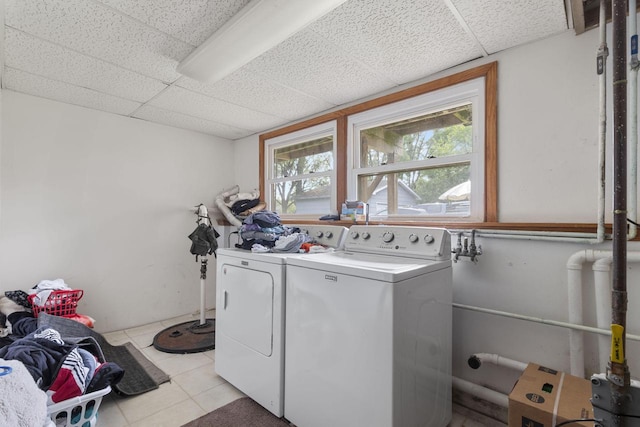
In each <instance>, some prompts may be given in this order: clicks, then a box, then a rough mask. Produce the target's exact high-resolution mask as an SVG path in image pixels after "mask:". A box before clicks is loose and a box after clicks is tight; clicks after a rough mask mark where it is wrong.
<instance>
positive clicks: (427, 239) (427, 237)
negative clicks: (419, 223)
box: [424, 234, 435, 243]
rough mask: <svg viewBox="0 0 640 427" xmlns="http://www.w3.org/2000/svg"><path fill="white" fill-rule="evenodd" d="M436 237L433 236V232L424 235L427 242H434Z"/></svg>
mask: <svg viewBox="0 0 640 427" xmlns="http://www.w3.org/2000/svg"><path fill="white" fill-rule="evenodd" d="M434 240H435V239H434V238H433V236H432V235H431V234H427V235H426V236H424V241H425V242H427V243H433V241H434Z"/></svg>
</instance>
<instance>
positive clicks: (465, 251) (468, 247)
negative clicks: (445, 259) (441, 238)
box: [451, 230, 482, 263]
mask: <svg viewBox="0 0 640 427" xmlns="http://www.w3.org/2000/svg"><path fill="white" fill-rule="evenodd" d="M451 253H452V254H453V262H458V259H460V257H469V259H470V260H471V261H473V262H474V263H477V262H478V257H479V256H480V255H482V245H477V246H476V230H471V240H469V238H468V237H467V236H465V235H464V233H463V232H462V231H461V232H459V233H458V243H457V244H456V247H455V248H453V249H452V250H451Z"/></svg>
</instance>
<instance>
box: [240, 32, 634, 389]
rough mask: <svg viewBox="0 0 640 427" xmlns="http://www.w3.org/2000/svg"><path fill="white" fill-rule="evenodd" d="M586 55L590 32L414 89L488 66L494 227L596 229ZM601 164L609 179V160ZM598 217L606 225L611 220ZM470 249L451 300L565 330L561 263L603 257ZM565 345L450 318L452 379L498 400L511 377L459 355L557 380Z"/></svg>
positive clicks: (592, 368)
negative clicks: (492, 86)
mask: <svg viewBox="0 0 640 427" xmlns="http://www.w3.org/2000/svg"><path fill="white" fill-rule="evenodd" d="M609 27H610V26H609ZM610 30H611V29H610V28H609V33H610ZM598 45H599V41H598V32H597V31H590V32H587V33H585V34H583V35H580V36H575V33H574V32H573V31H567V32H566V33H563V34H561V35H558V36H555V37H552V38H549V39H546V40H543V41H540V42H537V43H531V44H529V45H525V46H522V47H519V48H515V49H511V50H508V51H504V52H501V53H499V54H497V55H494V56H492V57H491V58H485V59H482V60H478V61H475V62H473V63H469V64H465V65H464V66H460V67H456V68H455V69H452V70H448V71H447V72H443V73H440V74H438V75H436V76H432V77H430V78H428V79H424V80H421V81H420V82H416V83H414V84H417V83H422V82H424V81H428V80H432V79H435V78H438V77H441V76H444V75H450V74H452V73H455V72H457V71H461V70H464V69H468V68H471V67H474V66H477V65H480V64H482V63H486V62H489V61H494V60H497V61H498V168H499V169H498V180H499V183H498V200H499V217H500V220H501V221H502V222H542V223H545V222H566V223H581V222H586V223H595V222H596V218H597V183H598V169H597V166H598V147H597V136H598V104H597V102H598V87H597V84H598V80H597V75H596V72H595V63H596V60H595V53H596V50H597V47H598ZM610 64H611V61H609V66H610ZM609 75H611V74H609ZM379 95H382V94H378V95H376V96H379ZM373 97H375V96H373ZM609 99H611V98H609ZM609 133H610V132H609ZM257 145H258V138H257V136H253V137H249V138H245V139H244V140H242V141H239V143H237V144H236V145H235V147H234V148H235V152H236V159H240V158H241V157H242V156H241V155H240V154H243V155H246V154H247V153H250V152H252V150H257V148H256V147H257ZM610 146H611V143H610ZM608 151H609V152H610V151H611V150H610V149H609V150H608ZM607 161H608V165H607V170H608V176H609V177H611V162H612V160H611V155H610V154H609V156H608V160H607ZM237 166H238V168H239V167H240V166H241V165H240V163H238V164H237ZM245 170H246V168H245ZM249 178H250V177H249V176H248V175H247V173H243V176H242V179H243V180H245V182H246V184H245V185H246V186H248V187H250V186H252V185H257V183H258V173H257V169H256V170H255V172H254V173H253V175H252V177H251V179H252V180H253V181H251V180H249ZM612 188H613V183H612V182H609V183H608V185H607V191H608V192H609V194H608V196H607V211H611V199H612V198H611V191H612ZM607 216H608V218H607V221H608V222H610V221H611V212H608V215H607ZM478 243H480V244H481V245H482V247H483V249H484V254H483V255H482V256H481V257H480V262H479V263H478V264H477V265H474V264H471V263H469V262H468V261H466V262H459V263H457V264H454V289H453V290H454V301H455V302H458V303H461V304H467V305H472V306H478V307H485V308H490V309H494V310H501V311H506V312H513V313H518V314H523V315H527V316H533V317H540V318H546V319H551V320H558V321H568V315H567V307H568V296H567V271H566V262H567V259H568V258H569V256H570V255H571V254H573V253H574V252H576V251H578V250H583V249H610V248H611V242H610V241H608V242H606V243H603V244H601V245H598V246H596V247H594V246H591V245H590V244H588V243H584V244H578V243H558V242H541V241H537V242H536V241H529V240H507V239H498V238H479V239H478ZM629 250H640V245H639V244H637V243H633V244H630V245H629ZM639 269H640V266H638V265H629V267H628V278H627V280H628V288H629V314H628V318H627V328H628V331H629V333H631V334H636V335H637V334H640V295H639V294H640V290H639V289H638V288H639V287H640V286H639V284H640V273H639V271H638V270H639ZM583 278H584V286H583V289H584V293H585V296H584V310H585V322H586V323H587V324H588V325H590V326H595V324H596V321H595V314H594V310H595V303H594V297H593V287H594V285H593V279H592V275H591V265H589V264H587V265H586V266H585V269H584V272H583ZM568 337H569V332H568V330H567V329H562V328H558V327H554V326H546V325H541V324H536V323H528V322H525V321H521V320H515V319H506V318H503V317H496V316H492V315H487V314H482V313H477V312H470V311H464V310H461V309H454V337H453V342H454V347H453V348H454V356H453V368H454V369H453V371H454V375H455V376H458V377H461V378H464V379H467V380H470V381H474V382H477V383H479V384H483V385H486V386H488V387H490V388H494V389H497V390H499V391H501V392H503V393H509V391H510V390H511V387H512V386H513V384H514V382H515V380H516V379H517V378H518V373H516V372H509V371H506V370H505V368H497V367H493V366H483V367H481V368H480V369H479V370H477V371H474V370H472V369H470V368H469V367H468V365H467V359H468V357H469V356H470V355H472V354H473V353H476V352H483V353H497V354H500V355H502V356H505V357H509V358H512V359H516V360H519V361H522V362H536V363H540V364H543V365H546V366H549V367H552V368H556V369H560V370H565V371H569V344H568ZM627 357H628V359H629V363H630V368H631V373H632V377H634V378H639V377H640V345H639V344H638V343H637V342H631V341H630V342H628V349H627ZM585 360H586V372H585V374H587V375H588V374H590V373H592V372H602V371H603V370H604V368H605V367H604V366H600V365H599V363H598V353H597V337H596V336H593V335H590V334H587V335H586V340H585Z"/></svg>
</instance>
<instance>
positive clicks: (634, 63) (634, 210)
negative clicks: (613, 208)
mask: <svg viewBox="0 0 640 427" xmlns="http://www.w3.org/2000/svg"><path fill="white" fill-rule="evenodd" d="M636 13H637V6H636V0H629V31H628V32H629V34H630V38H629V40H630V43H629V45H630V46H632V45H633V44H634V43H635V49H636V51H637V49H638V46H637V42H638V25H637V15H636ZM639 65H640V63H639V62H638V54H637V52H636V53H631V59H630V61H629V77H628V80H629V82H628V84H629V86H628V96H627V99H628V101H627V102H628V107H627V111H628V114H627V126H628V127H627V132H628V133H627V143H628V144H629V162H630V163H629V180H628V187H627V194H628V196H627V206H628V211H629V212H628V216H629V218H631V219H632V220H633V221H635V222H637V221H638V66H639ZM637 233H638V228H637V227H636V226H635V224H629V234H628V236H627V238H628V239H633V238H635V237H636V235H637Z"/></svg>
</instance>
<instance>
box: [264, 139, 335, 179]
mask: <svg viewBox="0 0 640 427" xmlns="http://www.w3.org/2000/svg"><path fill="white" fill-rule="evenodd" d="M273 154H274V159H275V162H274V168H275V173H274V176H275V177H276V178H286V177H291V176H298V175H306V174H311V173H318V172H328V171H331V170H333V137H332V136H326V137H322V138H318V139H314V140H312V141H306V142H301V143H299V144H293V145H287V146H285V147H281V148H276V149H275V150H274V152H273Z"/></svg>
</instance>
